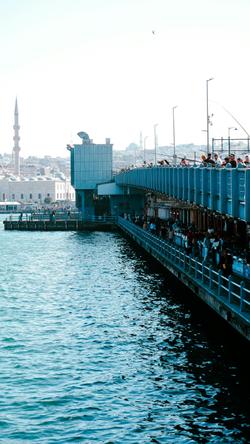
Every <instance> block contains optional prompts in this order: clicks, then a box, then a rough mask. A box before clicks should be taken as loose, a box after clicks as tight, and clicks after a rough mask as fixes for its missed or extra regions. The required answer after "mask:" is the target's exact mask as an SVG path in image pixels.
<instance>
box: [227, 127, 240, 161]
mask: <svg viewBox="0 0 250 444" xmlns="http://www.w3.org/2000/svg"><path fill="white" fill-rule="evenodd" d="M232 129H233V130H235V131H236V130H237V129H238V128H235V127H234V126H229V127H228V155H229V154H230V145H231V144H230V131H231V130H232Z"/></svg>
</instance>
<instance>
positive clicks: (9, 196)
mask: <svg viewBox="0 0 250 444" xmlns="http://www.w3.org/2000/svg"><path fill="white" fill-rule="evenodd" d="M0 201H2V202H5V201H18V202H20V203H23V204H27V203H37V204H41V205H42V204H44V203H46V202H47V203H50V202H57V201H59V202H63V201H71V202H74V201H75V190H74V188H73V187H72V186H71V184H70V180H69V179H67V178H56V177H46V176H36V177H31V178H20V177H19V178H18V177H15V176H11V177H3V178H0Z"/></svg>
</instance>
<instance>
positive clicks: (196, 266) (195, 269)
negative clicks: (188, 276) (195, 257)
mask: <svg viewBox="0 0 250 444" xmlns="http://www.w3.org/2000/svg"><path fill="white" fill-rule="evenodd" d="M197 270H198V262H197V261H195V262H194V275H195V279H197V275H198V274H197Z"/></svg>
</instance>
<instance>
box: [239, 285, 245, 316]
mask: <svg viewBox="0 0 250 444" xmlns="http://www.w3.org/2000/svg"><path fill="white" fill-rule="evenodd" d="M244 289H245V282H244V281H241V283H240V311H243V308H244V305H243V304H244Z"/></svg>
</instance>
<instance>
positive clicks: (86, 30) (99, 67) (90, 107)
mask: <svg viewBox="0 0 250 444" xmlns="http://www.w3.org/2000/svg"><path fill="white" fill-rule="evenodd" d="M249 17H250V1H249V0H209V1H207V0H189V1H186V0H0V53H1V58H0V63H1V69H0V152H1V153H3V152H11V151H12V147H13V128H12V127H13V118H14V117H13V113H14V103H15V97H16V96H17V97H18V105H19V120H20V125H21V130H20V136H21V140H20V145H21V150H22V151H21V155H24V156H27V155H30V154H34V155H44V154H51V155H61V156H64V155H66V150H65V146H66V144H67V143H69V142H71V143H76V142H77V140H78V137H77V136H76V133H77V132H78V131H80V130H83V131H86V132H88V133H89V135H90V137H91V138H93V139H94V141H95V142H97V143H101V142H102V141H104V140H105V137H110V138H111V140H112V142H113V143H114V148H115V149H122V148H125V147H126V146H127V145H128V144H129V143H130V142H139V135H140V131H142V133H143V136H148V140H147V145H148V148H149V147H150V146H153V125H154V124H155V123H158V127H157V131H158V139H159V144H160V145H165V144H170V143H171V142H172V107H173V106H175V105H178V108H176V112H175V116H176V143H177V144H179V143H191V142H194V143H204V144H205V143H206V134H205V132H203V131H202V130H204V129H205V128H206V79H208V78H210V77H214V80H213V81H211V82H209V98H210V102H209V108H210V112H211V113H213V114H214V117H213V126H212V127H211V136H213V137H221V136H224V137H227V133H228V127H230V126H236V127H238V128H239V130H238V131H237V136H239V137H245V133H244V132H243V131H242V130H241V129H240V127H239V126H238V125H237V124H236V122H235V121H234V120H233V119H232V118H231V117H230V116H229V114H227V113H226V112H225V111H224V109H223V107H225V108H226V109H227V110H229V111H230V112H231V113H232V114H233V115H234V116H235V117H236V118H237V119H238V120H239V121H240V122H241V124H242V125H243V127H244V128H246V129H247V131H248V132H250V113H249V105H250V88H249V79H250V62H249V44H250V27H249ZM153 30H154V31H155V34H153V33H152V31H153ZM231 135H232V136H233V135H236V134H231Z"/></svg>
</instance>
